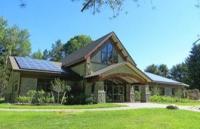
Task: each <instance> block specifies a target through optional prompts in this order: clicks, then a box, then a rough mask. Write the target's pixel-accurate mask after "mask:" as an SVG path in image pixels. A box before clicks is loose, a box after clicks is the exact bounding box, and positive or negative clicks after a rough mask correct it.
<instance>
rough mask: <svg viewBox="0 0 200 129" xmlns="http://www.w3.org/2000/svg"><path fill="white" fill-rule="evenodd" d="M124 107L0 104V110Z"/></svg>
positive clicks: (107, 106)
mask: <svg viewBox="0 0 200 129" xmlns="http://www.w3.org/2000/svg"><path fill="white" fill-rule="evenodd" d="M122 106H125V105H119V104H114V103H103V104H90V105H40V106H36V105H17V104H6V103H2V104H0V108H7V109H93V108H112V107H122Z"/></svg>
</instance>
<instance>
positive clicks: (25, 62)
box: [15, 57, 64, 72]
mask: <svg viewBox="0 0 200 129" xmlns="http://www.w3.org/2000/svg"><path fill="white" fill-rule="evenodd" d="M15 59H16V61H17V63H18V65H19V67H20V68H21V69H28V70H39V71H50V72H64V71H63V70H62V69H61V67H59V66H57V65H55V64H54V63H53V62H51V61H46V60H38V59H31V58H29V57H15Z"/></svg>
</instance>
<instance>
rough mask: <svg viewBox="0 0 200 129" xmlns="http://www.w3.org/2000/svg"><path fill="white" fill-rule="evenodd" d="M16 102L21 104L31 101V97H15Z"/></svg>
mask: <svg viewBox="0 0 200 129" xmlns="http://www.w3.org/2000/svg"><path fill="white" fill-rule="evenodd" d="M17 102H18V103H21V104H27V103H31V98H30V97H26V96H19V97H17Z"/></svg>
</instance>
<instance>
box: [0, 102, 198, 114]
mask: <svg viewBox="0 0 200 129" xmlns="http://www.w3.org/2000/svg"><path fill="white" fill-rule="evenodd" d="M118 104H120V105H126V106H127V107H113V108H95V109H3V108H2V109H0V111H13V112H70V113H72V112H84V111H113V110H128V109H142V108H166V106H167V105H168V104H158V103H118ZM178 108H179V109H180V110H188V111H194V112H200V109H199V108H200V107H197V106H178Z"/></svg>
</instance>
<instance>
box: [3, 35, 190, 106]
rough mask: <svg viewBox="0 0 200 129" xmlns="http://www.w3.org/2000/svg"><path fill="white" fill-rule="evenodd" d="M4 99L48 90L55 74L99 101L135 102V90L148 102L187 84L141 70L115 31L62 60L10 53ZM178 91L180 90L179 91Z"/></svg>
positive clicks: (13, 98)
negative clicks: (38, 90)
mask: <svg viewBox="0 0 200 129" xmlns="http://www.w3.org/2000/svg"><path fill="white" fill-rule="evenodd" d="M10 69H11V71H12V72H11V73H10V79H9V87H8V88H7V92H6V96H7V100H12V101H14V100H15V98H16V97H17V96H20V95H25V94H26V93H27V91H28V90H32V89H43V90H45V91H47V92H48V91H49V90H50V82H51V80H53V79H55V78H61V79H65V80H68V82H69V83H70V85H71V86H72V87H79V88H80V89H82V90H81V91H83V92H84V93H85V94H86V95H88V96H92V97H93V99H94V100H95V101H96V102H98V103H104V102H134V100H135V99H134V93H135V92H134V90H136V89H137V90H139V92H140V93H141V101H143V102H147V101H148V100H149V96H150V95H151V94H157V93H156V91H158V93H159V94H161V95H170V96H172V95H179V96H181V95H182V93H183V89H184V88H185V87H186V86H188V85H186V84H183V83H180V82H177V81H173V80H170V79H167V78H164V77H160V76H157V75H154V74H150V73H144V72H142V71H141V70H140V69H139V68H138V67H137V65H136V63H135V62H134V60H133V59H132V57H131V56H130V55H129V53H128V52H127V50H126V49H125V48H124V46H123V44H122V43H121V42H120V40H119V39H118V37H117V36H116V34H115V33H114V32H111V33H109V34H106V35H105V36H103V37H101V38H99V39H97V40H95V41H93V42H92V43H90V44H89V45H87V46H86V47H84V48H81V49H80V50H78V51H76V52H74V53H72V54H71V55H69V56H67V57H66V58H65V59H64V60H63V61H62V63H60V62H51V61H45V60H37V59H31V58H27V57H10ZM178 93H179V94H178Z"/></svg>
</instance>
